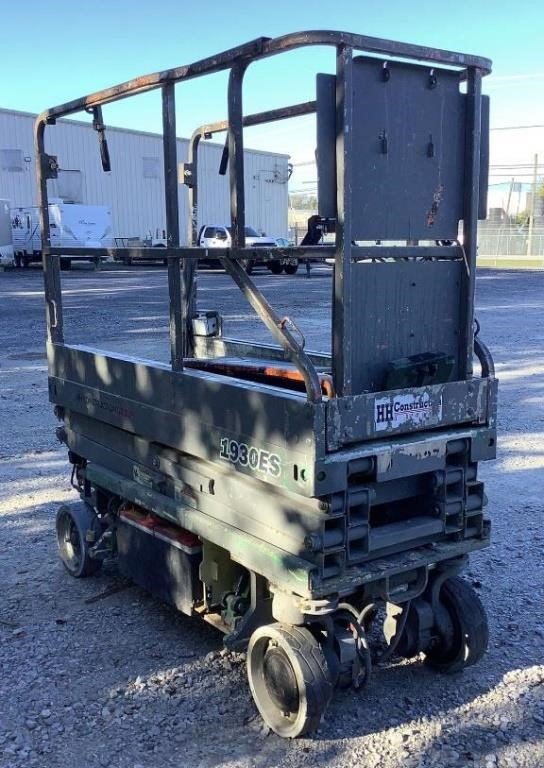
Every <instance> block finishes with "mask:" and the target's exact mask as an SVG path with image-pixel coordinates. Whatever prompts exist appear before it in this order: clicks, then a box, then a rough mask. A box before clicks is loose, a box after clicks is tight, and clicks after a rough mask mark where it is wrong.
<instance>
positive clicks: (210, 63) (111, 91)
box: [38, 30, 491, 123]
mask: <svg viewBox="0 0 544 768" xmlns="http://www.w3.org/2000/svg"><path fill="white" fill-rule="evenodd" d="M309 45H331V46H341V45H345V46H350V47H352V48H354V49H357V50H361V51H366V52H368V53H375V54H382V55H385V56H393V57H399V58H408V59H418V60H421V61H427V62H430V63H434V64H444V65H448V66H452V67H457V68H460V69H467V68H469V67H475V68H477V69H479V70H481V73H482V74H483V75H486V74H489V72H491V61H490V60H489V59H486V58H482V57H479V56H471V55H468V54H464V53H456V52H454V51H446V50H442V49H439V48H428V47H426V46H423V45H412V44H409V43H400V42H396V41H393V40H385V39H382V38H377V37H367V36H366V35H356V34H352V33H350V32H334V31H327V30H313V31H307V32H295V33H292V34H289V35H283V36H281V37H276V38H268V37H259V38H257V39H255V40H252V41H250V42H248V43H245V44H243V45H240V46H237V47H235V48H230V49H229V50H227V51H223V52H222V53H219V54H216V55H215V56H210V57H209V58H206V59H201V60H200V61H196V62H194V63H193V64H186V65H184V66H181V67H176V68H174V69H166V70H164V71H162V72H155V73H153V74H150V75H143V76H142V77H137V78H134V79H133V80H127V81H126V82H124V83H120V84H119V85H114V86H112V87H110V88H106V89H104V90H102V91H96V92H95V93H91V94H89V95H88V96H83V97H82V98H79V99H74V100H73V101H68V102H66V103H65V104H60V105H59V106H56V107H51V108H50V109H47V110H45V111H44V112H42V113H41V114H40V115H39V116H38V122H42V123H51V122H54V121H55V120H56V119H57V118H58V117H63V116H66V115H70V114H73V113H74V112H81V111H84V110H85V109H89V108H90V107H93V106H98V105H100V104H107V103H108V102H111V101H117V100H118V99H123V98H126V97H127V96H131V95H134V94H137V93H143V92H144V91H150V90H153V89H155V88H160V87H161V86H163V85H165V84H166V83H176V82H180V81H182V80H189V79H191V78H194V77H199V76H201V75H205V74H209V73H212V72H219V71H221V70H224V69H229V68H230V67H231V66H232V65H233V64H234V63H236V62H237V61H241V60H244V59H247V60H248V61H251V60H257V59H263V58H266V57H267V56H273V55H275V54H277V53H282V52H284V51H288V50H293V49H295V48H302V47H304V46H309Z"/></svg>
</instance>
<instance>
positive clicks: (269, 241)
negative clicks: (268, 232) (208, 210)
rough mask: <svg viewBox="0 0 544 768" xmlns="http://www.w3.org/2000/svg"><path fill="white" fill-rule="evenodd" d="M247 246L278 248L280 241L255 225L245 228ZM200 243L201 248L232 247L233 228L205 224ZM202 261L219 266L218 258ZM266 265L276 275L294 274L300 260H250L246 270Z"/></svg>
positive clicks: (202, 228)
mask: <svg viewBox="0 0 544 768" xmlns="http://www.w3.org/2000/svg"><path fill="white" fill-rule="evenodd" d="M245 235H246V246H251V247H253V248H264V247H266V248H277V247H278V243H277V242H276V240H275V239H274V238H273V237H266V236H264V235H259V234H258V232H256V231H255V230H254V229H253V227H246V228H245ZM198 245H199V246H200V248H230V247H231V246H232V238H231V228H230V227H227V226H224V225H223V224H219V225H216V224H205V225H204V226H203V227H201V228H200V232H199V233H198ZM200 263H202V264H208V265H211V266H218V265H219V262H218V261H217V260H216V259H200ZM256 266H266V267H268V269H269V270H270V271H271V272H272V274H274V275H280V274H281V273H282V272H283V271H285V273H286V274H288V275H294V274H295V273H296V271H297V269H298V261H297V259H293V258H285V257H284V258H281V259H275V260H273V261H262V262H260V261H248V262H247V263H246V265H245V268H246V272H247V273H248V274H250V273H251V272H252V270H253V268H254V267H256Z"/></svg>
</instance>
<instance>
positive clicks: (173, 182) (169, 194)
mask: <svg viewBox="0 0 544 768" xmlns="http://www.w3.org/2000/svg"><path fill="white" fill-rule="evenodd" d="M162 141H163V156H164V199H165V206H166V245H167V247H168V248H179V245H180V242H179V207H178V175H177V162H178V156H177V138H176V97H175V85H174V83H166V84H165V85H163V86H162ZM168 293H169V296H170V362H171V365H172V370H173V371H180V370H182V368H183V352H184V327H183V313H182V286H181V271H180V259H179V257H178V258H169V259H168Z"/></svg>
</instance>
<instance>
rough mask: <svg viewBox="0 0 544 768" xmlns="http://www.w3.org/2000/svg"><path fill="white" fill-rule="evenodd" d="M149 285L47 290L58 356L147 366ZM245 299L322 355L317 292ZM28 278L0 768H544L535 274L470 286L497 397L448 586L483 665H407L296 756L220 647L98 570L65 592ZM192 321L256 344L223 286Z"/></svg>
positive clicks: (6, 320) (40, 336)
mask: <svg viewBox="0 0 544 768" xmlns="http://www.w3.org/2000/svg"><path fill="white" fill-rule="evenodd" d="M165 277H166V276H165V272H164V270H163V269H151V268H133V269H127V270H114V271H110V272H107V271H103V272H99V273H93V272H90V271H87V270H74V271H73V272H72V273H69V274H67V275H66V276H65V278H64V283H65V286H66V297H65V306H66V325H67V329H68V333H67V338H68V340H69V341H74V342H77V341H86V342H87V343H92V344H93V345H96V346H103V347H106V348H109V349H116V350H125V351H130V352H131V353H134V354H141V355H142V356H146V357H154V358H157V357H158V358H159V359H167V357H168V340H167V335H166V330H167V303H166V302H167V291H166V279H165ZM256 279H257V281H258V283H259V284H260V285H261V287H262V288H263V289H264V290H265V292H266V293H267V295H268V296H269V297H270V298H271V299H272V301H273V303H274V304H275V306H276V307H277V308H278V309H279V311H280V312H282V311H283V312H286V311H287V310H288V311H289V314H290V315H291V316H292V318H293V319H294V320H295V321H296V322H297V323H299V324H300V325H301V327H302V328H303V330H304V332H305V333H306V336H307V339H308V346H309V347H311V348H326V347H327V346H328V336H327V334H326V328H327V325H328V318H329V310H328V304H329V297H330V290H331V285H330V273H329V272H328V271H327V270H326V269H323V270H316V271H315V272H314V274H313V276H312V278H311V279H310V280H306V279H305V278H304V277H303V276H296V277H294V278H287V277H284V276H283V277H280V278H277V277H271V276H267V275H265V274H264V273H263V274H262V275H261V276H258V277H257V278H256ZM41 288H42V276H41V273H40V272H39V270H37V269H32V270H28V271H27V272H25V273H23V272H7V273H4V274H0V531H1V539H0V541H1V544H0V577H1V592H0V669H1V675H0V765H2V766H10V768H12V767H13V768H22V767H23V766H25V768H26V766H38V768H56V767H57V766H59V767H62V768H68V767H70V768H95V766H111V767H112V768H114V767H117V766H119V767H120V768H121V767H122V768H151V767H152V768H155V767H159V766H160V768H165V767H166V766H195V767H196V766H228V767H229V768H234V767H236V768H246V767H248V766H292V767H293V768H294V767H295V766H315V765H330V766H352V765H353V766H356V765H357V766H369V767H370V768H373V767H377V766H379V768H382V767H383V768H400V766H403V768H416V767H417V766H440V767H442V766H444V767H446V766H483V767H485V768H488V767H489V768H491V766H499V768H502V766H526V767H530V768H538V767H539V766H543V765H544V740H543V735H544V696H543V693H544V650H543V649H544V629H543V628H542V621H541V617H542V611H543V607H544V567H543V564H542V553H543V549H544V532H543V527H542V509H543V503H542V500H543V498H544V447H543V446H544V409H543V407H542V403H543V400H544V322H543V317H544V272H539V273H537V272H533V273H531V272H525V273H516V272H494V271H482V272H481V274H480V277H479V280H478V291H477V313H478V316H479V318H480V321H481V324H482V337H483V338H484V339H485V341H486V342H487V343H488V345H489V346H490V347H491V348H492V350H493V352H494V355H495V358H496V361H497V372H498V376H499V378H500V381H501V389H500V392H501V395H500V416H499V430H500V443H499V451H500V454H499V458H498V460H497V461H496V462H494V463H493V464H491V465H487V466H485V465H483V466H482V468H481V476H482V477H483V479H484V480H485V481H486V482H487V493H488V496H489V507H488V510H489V516H490V517H491V519H492V522H493V546H492V547H491V548H489V549H488V550H486V551H484V552H482V553H480V554H478V555H477V556H475V557H474V558H473V560H472V561H471V564H470V569H469V572H468V578H469V579H470V580H471V581H472V582H473V584H474V585H475V587H476V588H477V589H478V591H479V593H480V595H481V597H482V600H483V601H484V603H485V605H486V608H487V610H488V613H489V621H490V629H491V641H490V648H489V652H488V654H487V656H486V658H485V659H484V661H483V662H481V663H480V664H479V665H478V666H477V667H472V668H470V669H469V670H467V671H466V672H465V673H464V674H462V675H458V676H452V677H440V676H436V675H435V674H433V673H431V672H430V671H428V670H427V669H426V668H424V667H423V666H422V665H421V663H420V661H418V660H414V661H412V662H410V663H404V664H396V665H390V666H388V667H385V668H381V669H378V670H376V673H375V676H374V680H373V683H372V685H371V687H370V688H369V689H368V690H366V691H365V692H364V693H353V692H351V691H347V692H342V693H337V694H336V696H335V698H334V700H333V703H332V705H331V707H330V709H329V710H328V713H327V715H326V719H325V721H324V722H323V724H322V726H321V728H320V730H319V731H318V733H317V734H316V735H315V736H314V738H313V739H302V740H298V741H296V742H285V741H282V740H281V739H279V738H278V737H276V736H275V735H274V734H270V733H269V732H268V730H267V729H266V728H264V727H262V724H261V721H260V719H259V718H258V717H257V716H256V710H255V708H254V706H253V703H252V700H251V697H250V694H249V690H248V688H247V685H246V681H245V669H244V664H243V657H242V656H239V655H236V656H234V655H232V654H227V653H226V652H224V651H222V642H221V636H220V635H219V634H217V633H216V632H215V631H214V630H212V629H211V628H210V627H208V626H207V625H204V624H202V623H200V622H199V621H197V620H189V619H187V618H185V617H183V616H181V615H178V614H176V613H175V612H174V611H172V610H170V609H169V608H168V607H165V606H164V605H162V604H160V603H158V602H157V601H155V600H154V599H152V598H151V597H149V596H148V595H146V594H145V593H144V592H143V591H141V590H140V589H138V588H137V587H135V586H132V585H128V584H126V583H125V582H124V581H123V580H121V578H120V577H119V575H118V574H117V573H116V570H115V567H114V566H112V565H107V566H106V567H105V568H104V569H103V571H102V572H101V574H100V575H99V576H98V577H96V578H93V579H89V580H86V581H77V582H76V581H74V580H72V579H70V577H69V576H68V575H67V574H66V572H65V571H64V569H63V568H62V566H61V565H60V563H59V561H58V560H57V556H56V543H55V538H54V532H53V519H54V514H55V511H56V508H57V506H58V504H59V503H60V502H62V501H66V500H68V499H70V498H72V497H73V496H74V493H73V491H72V490H71V489H70V486H69V482H68V481H69V471H68V465H67V461H66V457H65V451H64V450H63V449H61V448H60V447H59V446H58V444H56V442H55V437H54V427H55V424H56V422H55V421H54V418H53V416H52V412H51V407H50V405H49V404H48V402H47V380H46V368H45V361H44V354H43V340H44V324H43V315H44V310H43V297H42V292H41ZM199 305H200V307H201V308H215V307H217V308H219V309H221V310H222V311H223V312H224V315H225V319H226V323H225V324H226V331H227V333H228V334H229V335H237V336H249V335H250V334H251V333H253V334H254V336H258V337H259V338H262V339H267V332H266V330H265V329H264V328H261V326H259V325H258V324H257V322H256V320H255V318H254V317H253V316H252V314H251V313H250V312H249V310H246V308H245V305H244V303H243V302H242V300H241V299H240V298H239V297H238V294H237V292H236V290H235V289H233V288H231V287H230V284H229V282H228V280H227V278H226V277H225V276H224V275H220V274H218V273H205V274H203V275H202V277H201V279H200V291H199Z"/></svg>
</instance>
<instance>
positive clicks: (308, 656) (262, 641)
mask: <svg viewBox="0 0 544 768" xmlns="http://www.w3.org/2000/svg"><path fill="white" fill-rule="evenodd" d="M270 643H274V644H275V646H276V647H278V648H279V649H281V650H282V651H283V652H284V653H285V655H286V657H287V659H288V661H289V664H290V665H291V668H292V670H293V673H294V675H295V678H296V682H297V686H298V691H299V707H298V711H297V712H295V713H291V716H287V715H285V714H284V713H282V712H281V711H280V710H279V708H278V706H277V705H276V704H275V702H274V701H273V700H272V698H271V696H270V694H269V693H268V689H267V685H266V681H265V678H264V666H263V660H264V658H265V654H266V651H267V649H268V646H269V644H270ZM247 674H248V679H249V686H250V688H251V693H252V695H253V699H254V701H255V704H256V705H257V709H258V710H259V712H260V713H261V716H262V718H263V720H264V721H265V722H266V724H267V725H268V726H269V727H270V728H271V729H272V730H273V731H274V732H275V733H277V734H278V736H283V737H285V738H296V737H297V736H303V735H305V734H308V733H311V732H312V731H315V729H316V728H318V726H319V724H320V722H321V718H322V716H323V714H324V712H325V710H326V709H327V706H328V704H329V701H330V698H331V696H332V692H333V688H334V680H333V676H332V674H331V671H330V670H329V667H328V665H327V661H326V659H325V656H324V654H323V650H322V648H321V646H320V644H319V642H318V641H317V639H316V638H315V637H314V636H313V635H312V633H311V632H310V630H308V629H306V627H295V626H292V625H290V624H268V625H266V626H263V627H259V628H258V629H257V630H255V632H254V633H253V635H252V636H251V639H250V641H249V647H248V651H247Z"/></svg>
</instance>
